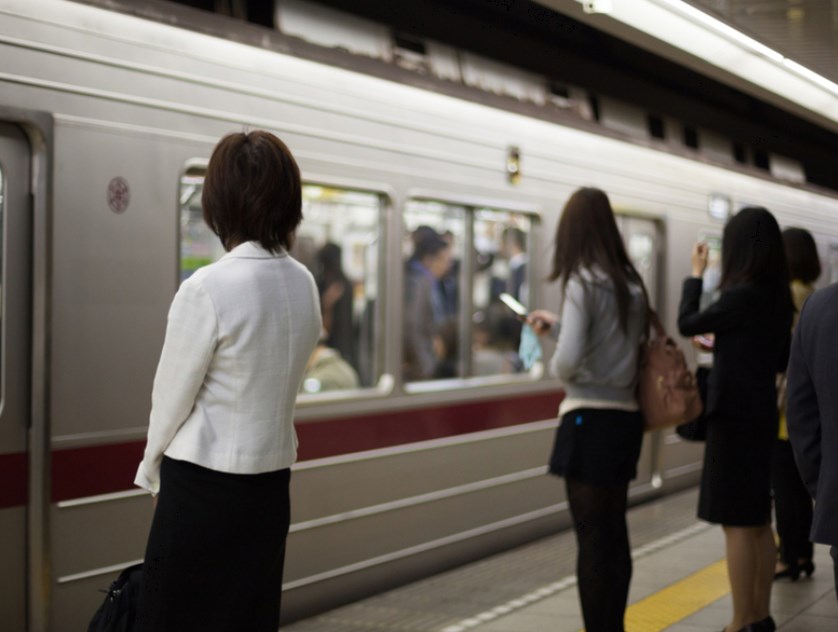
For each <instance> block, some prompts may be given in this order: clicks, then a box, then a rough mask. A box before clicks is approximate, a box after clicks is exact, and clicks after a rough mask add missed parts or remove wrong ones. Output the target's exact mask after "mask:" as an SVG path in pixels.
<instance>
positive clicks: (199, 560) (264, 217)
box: [135, 131, 321, 632]
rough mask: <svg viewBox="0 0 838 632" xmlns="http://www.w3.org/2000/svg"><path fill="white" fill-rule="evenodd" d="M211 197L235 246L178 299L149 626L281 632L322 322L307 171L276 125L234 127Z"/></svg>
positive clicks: (162, 382)
mask: <svg viewBox="0 0 838 632" xmlns="http://www.w3.org/2000/svg"><path fill="white" fill-rule="evenodd" d="M202 203H203V207H204V219H205V221H206V222H207V224H208V225H209V227H210V228H211V229H212V230H213V231H214V232H215V233H216V234H217V235H218V237H219V238H220V240H221V243H222V244H223V245H224V248H225V249H226V250H227V254H226V255H224V256H223V257H222V258H221V259H220V260H219V261H217V262H216V263H213V264H211V265H208V266H206V267H204V268H201V269H200V270H198V271H197V272H195V274H193V275H192V276H191V277H189V278H188V279H187V280H186V281H184V282H183V284H182V285H181V287H180V289H179V290H178V292H177V294H176V295H175V298H174V300H173V301H172V306H171V309H170V311H169V317H168V325H167V329H166V339H165V342H164V344H163V351H162V353H161V357H160V363H159V365H158V367H157V374H156V376H155V379H154V390H153V393H152V408H151V416H150V420H149V429H148V443H147V446H146V450H145V455H144V458H143V460H142V462H141V463H140V466H139V469H138V471H137V478H136V481H135V483H136V484H137V485H138V486H140V487H143V488H145V489H147V490H149V491H150V492H151V493H152V494H155V495H156V503H155V505H156V507H155V513H154V519H153V522H152V526H151V533H150V534H149V541H148V546H147V549H146V556H145V565H144V573H143V590H142V595H141V598H140V613H139V619H140V624H141V629H143V630H146V632H166V631H169V630H178V631H183V630H202V632H208V631H211V630H213V631H219V632H221V631H230V632H233V631H238V630H248V631H249V632H259V631H262V630H264V631H265V632H268V631H270V632H275V630H276V629H277V628H278V626H279V607H280V595H281V589H282V571H283V564H284V558H285V539H286V536H287V533H288V526H289V523H290V509H289V495H288V493H289V490H288V488H289V480H290V469H289V468H290V466H291V464H292V463H293V462H294V461H295V459H296V448H297V438H296V433H295V431H294V426H293V418H294V404H295V400H296V395H297V392H298V391H299V388H300V382H301V380H302V376H303V373H304V371H305V367H306V362H307V361H308V358H309V356H310V355H311V353H312V351H313V350H314V347H315V345H316V344H317V339H318V336H319V334H320V327H321V323H320V307H319V302H318V298H317V288H316V285H315V282H314V279H313V277H312V276H311V274H310V273H309V272H308V270H307V269H306V268H305V267H304V266H303V265H301V264H300V263H298V262H297V261H295V260H294V259H292V258H291V257H290V256H289V255H288V252H287V249H288V248H289V247H290V245H291V241H292V238H293V234H294V231H295V229H296V228H297V226H298V225H299V223H300V221H301V220H302V200H301V184H300V173H299V169H298V167H297V164H296V162H295V161H294V158H293V156H292V155H291V152H290V151H289V150H288V148H287V147H286V146H285V145H284V144H283V143H282V141H280V140H279V139H278V138H276V137H275V136H273V135H272V134H270V133H268V132H264V131H254V132H250V133H249V134H241V133H239V134H230V135H228V136H226V137H225V138H223V139H222V140H221V141H220V142H219V143H218V145H217V146H216V148H215V150H214V151H213V154H212V157H211V159H210V162H209V166H208V168H207V174H206V178H205V181H204V190H203V198H202Z"/></svg>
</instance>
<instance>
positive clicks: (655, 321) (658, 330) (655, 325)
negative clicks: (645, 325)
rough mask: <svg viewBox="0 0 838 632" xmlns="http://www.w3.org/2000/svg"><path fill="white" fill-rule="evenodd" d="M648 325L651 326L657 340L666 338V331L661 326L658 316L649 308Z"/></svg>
mask: <svg viewBox="0 0 838 632" xmlns="http://www.w3.org/2000/svg"><path fill="white" fill-rule="evenodd" d="M648 317H649V324H650V325H651V326H652V329H654V330H655V334H656V335H657V337H658V338H666V330H665V329H664V328H663V325H662V324H661V319H660V317H659V316H658V313H657V312H656V311H655V310H653V309H652V308H651V307H650V308H649V314H648Z"/></svg>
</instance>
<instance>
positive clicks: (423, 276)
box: [403, 227, 451, 381]
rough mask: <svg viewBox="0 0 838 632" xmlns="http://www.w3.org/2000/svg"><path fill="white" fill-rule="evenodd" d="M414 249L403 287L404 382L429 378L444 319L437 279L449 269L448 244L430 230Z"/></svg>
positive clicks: (435, 361) (416, 242)
mask: <svg viewBox="0 0 838 632" xmlns="http://www.w3.org/2000/svg"><path fill="white" fill-rule="evenodd" d="M417 232H419V231H418V230H417ZM414 248H415V250H414V253H413V256H411V258H410V259H409V260H408V262H407V269H406V271H405V286H404V310H405V312H404V325H405V327H404V369H403V374H404V379H405V380H408V381H412V380H427V379H430V378H431V377H433V374H434V370H435V369H436V365H437V356H436V354H435V353H434V342H433V340H434V335H435V334H436V332H437V329H438V327H439V326H440V325H441V324H442V323H443V322H445V320H446V319H447V312H446V307H445V300H444V296H443V294H442V292H441V290H440V285H439V280H440V279H441V278H442V277H444V276H445V275H446V274H447V272H448V270H449V268H450V267H451V250H450V248H449V246H448V243H447V242H446V241H445V240H444V239H443V238H442V237H441V236H440V235H439V233H437V232H436V231H435V230H434V229H432V228H429V227H425V229H424V230H422V234H421V235H419V236H418V237H417V238H416V241H415V246H414Z"/></svg>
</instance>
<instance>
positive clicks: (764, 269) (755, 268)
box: [719, 206, 792, 306]
mask: <svg viewBox="0 0 838 632" xmlns="http://www.w3.org/2000/svg"><path fill="white" fill-rule="evenodd" d="M742 283H756V284H759V285H765V286H773V287H774V288H775V289H776V291H777V293H778V298H779V299H780V300H781V301H782V302H785V303H787V304H788V305H789V306H791V305H792V300H791V292H790V290H789V272H788V266H787V264H786V251H785V248H784V246H783V237H782V235H781V234H780V226H779V224H777V220H776V219H774V216H773V215H772V214H771V213H769V212H768V210H766V209H764V208H762V207H761V206H747V207H745V208H743V209H742V210H741V211H739V212H738V213H737V214H736V215H734V216H733V218H731V220H730V221H729V222H728V223H727V225H726V226H725V230H724V234H723V235H722V280H721V283H720V285H719V287H720V288H721V289H722V290H725V289H727V288H730V287H733V286H734V285H740V284H742Z"/></svg>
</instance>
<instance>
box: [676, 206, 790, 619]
mask: <svg viewBox="0 0 838 632" xmlns="http://www.w3.org/2000/svg"><path fill="white" fill-rule="evenodd" d="M706 267H707V246H706V245H705V244H701V243H699V244H697V245H696V246H695V248H694V249H693V254H692V276H691V277H689V278H687V279H686V280H685V281H684V287H683V292H682V295H681V306H680V309H679V315H678V329H679V330H680V331H681V334H682V335H684V336H695V335H699V334H705V333H708V332H709V333H712V334H713V335H714V345H713V353H714V356H713V367H712V369H711V370H710V376H709V381H708V392H707V401H706V402H705V414H706V417H707V440H706V444H705V452H704V467H703V469H702V474H701V489H700V494H699V504H698V517H699V518H701V519H702V520H706V521H707V522H712V523H716V524H720V525H722V528H723V529H724V534H725V543H726V552H727V556H726V558H727V567H728V577H729V580H730V586H731V593H732V597H733V618H732V620H731V622H730V623H729V624H728V626H727V627H726V628H725V630H726V632H737V631H740V630H745V631H748V632H770V631H771V630H774V629H775V624H774V620H773V619H772V618H771V616H770V598H771V584H772V581H773V579H774V558H775V548H774V539H773V534H772V531H771V456H772V449H773V447H774V441H775V439H776V437H777V426H778V415H777V389H776V378H777V373H779V372H782V371H783V370H784V369H785V366H786V363H787V361H788V353H789V343H790V327H791V321H792V310H793V307H792V300H791V294H790V292H789V278H788V271H787V268H786V257H785V254H784V249H783V240H782V238H781V236H780V227H779V226H778V225H777V221H776V220H775V219H774V216H773V215H771V213H769V212H768V211H767V210H765V209H764V208H758V207H748V208H744V209H742V210H741V211H739V213H737V214H736V215H735V216H734V217H733V219H731V220H730V221H729V222H728V224H727V225H726V226H725V230H724V235H723V237H722V278H721V284H720V289H721V294H720V296H719V299H718V300H717V301H716V302H715V303H713V304H712V305H710V306H709V307H707V308H706V309H705V310H703V311H701V310H700V309H699V300H700V298H701V290H702V275H703V274H704V270H705V269H706Z"/></svg>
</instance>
